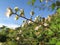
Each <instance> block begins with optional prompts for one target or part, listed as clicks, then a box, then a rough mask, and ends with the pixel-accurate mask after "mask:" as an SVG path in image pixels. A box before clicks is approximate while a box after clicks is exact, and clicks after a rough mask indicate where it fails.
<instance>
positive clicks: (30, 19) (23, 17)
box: [13, 13, 39, 24]
mask: <svg viewBox="0 0 60 45" xmlns="http://www.w3.org/2000/svg"><path fill="white" fill-rule="evenodd" d="M13 14H15V15H17V16H19V17H22V18H24V19H26V20H29V21H31V22H33V23H36V24H39V23H37V22H34V21H33V20H31V19H28V18H26V17H24V16H20V15H18V14H17V13H13Z"/></svg>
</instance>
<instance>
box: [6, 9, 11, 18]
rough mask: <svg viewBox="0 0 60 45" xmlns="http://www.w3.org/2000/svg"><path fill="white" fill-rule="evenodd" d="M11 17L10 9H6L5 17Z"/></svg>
mask: <svg viewBox="0 0 60 45" xmlns="http://www.w3.org/2000/svg"><path fill="white" fill-rule="evenodd" d="M11 15H12V9H11V8H7V12H6V16H7V17H8V18H9V17H10V16H11Z"/></svg>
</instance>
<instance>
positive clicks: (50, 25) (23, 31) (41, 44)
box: [0, 0, 60, 45]
mask: <svg viewBox="0 0 60 45" xmlns="http://www.w3.org/2000/svg"><path fill="white" fill-rule="evenodd" d="M43 1H44V0H40V2H41V3H42V2H43ZM48 1H50V0H46V3H47V2H48ZM51 1H52V0H51ZM35 2H36V0H32V2H31V3H30V2H28V4H32V5H34V3H35ZM52 2H53V1H52ZM57 6H58V8H57V10H56V13H55V14H52V15H48V17H47V18H44V17H40V16H37V17H36V18H35V19H34V20H32V18H33V16H34V14H35V12H34V11H33V10H31V12H30V15H31V17H30V18H29V19H28V18H26V17H25V13H24V9H19V8H18V7H15V8H14V10H12V9H11V8H10V7H9V8H7V12H6V16H7V17H8V18H9V17H10V16H12V15H14V16H15V18H14V19H15V20H18V19H19V18H20V17H21V18H24V19H26V20H24V21H23V24H22V25H21V26H20V27H18V28H15V29H10V28H7V27H6V26H3V27H1V28H0V45H60V8H59V6H60V2H59V1H56V3H52V5H51V8H52V9H55V7H57Z"/></svg>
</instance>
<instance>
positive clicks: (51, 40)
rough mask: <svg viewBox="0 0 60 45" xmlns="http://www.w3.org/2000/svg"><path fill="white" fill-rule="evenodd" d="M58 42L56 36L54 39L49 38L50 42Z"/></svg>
mask: <svg viewBox="0 0 60 45" xmlns="http://www.w3.org/2000/svg"><path fill="white" fill-rule="evenodd" d="M56 42H57V39H56V37H54V38H52V39H50V40H49V43H50V44H56Z"/></svg>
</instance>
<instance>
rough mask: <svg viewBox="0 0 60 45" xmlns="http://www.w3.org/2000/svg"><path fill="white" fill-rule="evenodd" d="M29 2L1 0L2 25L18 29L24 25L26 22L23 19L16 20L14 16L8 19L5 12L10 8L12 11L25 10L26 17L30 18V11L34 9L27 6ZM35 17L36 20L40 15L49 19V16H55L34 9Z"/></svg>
mask: <svg viewBox="0 0 60 45" xmlns="http://www.w3.org/2000/svg"><path fill="white" fill-rule="evenodd" d="M27 1H28V0H0V25H5V26H9V27H18V26H20V25H21V24H22V21H23V20H25V19H23V18H19V20H17V21H16V20H14V15H12V16H11V17H10V18H7V17H6V16H5V12H6V9H7V8H8V7H11V8H12V9H14V7H19V8H20V9H21V8H22V9H24V12H25V16H26V17H27V18H29V17H30V11H31V9H32V8H33V7H32V6H29V5H28V4H27ZM36 4H39V1H37V3H36ZM34 12H35V14H34V16H33V18H35V17H36V16H38V15H41V16H42V17H47V16H48V15H51V14H53V12H50V11H48V10H46V9H45V10H41V11H39V9H34Z"/></svg>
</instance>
